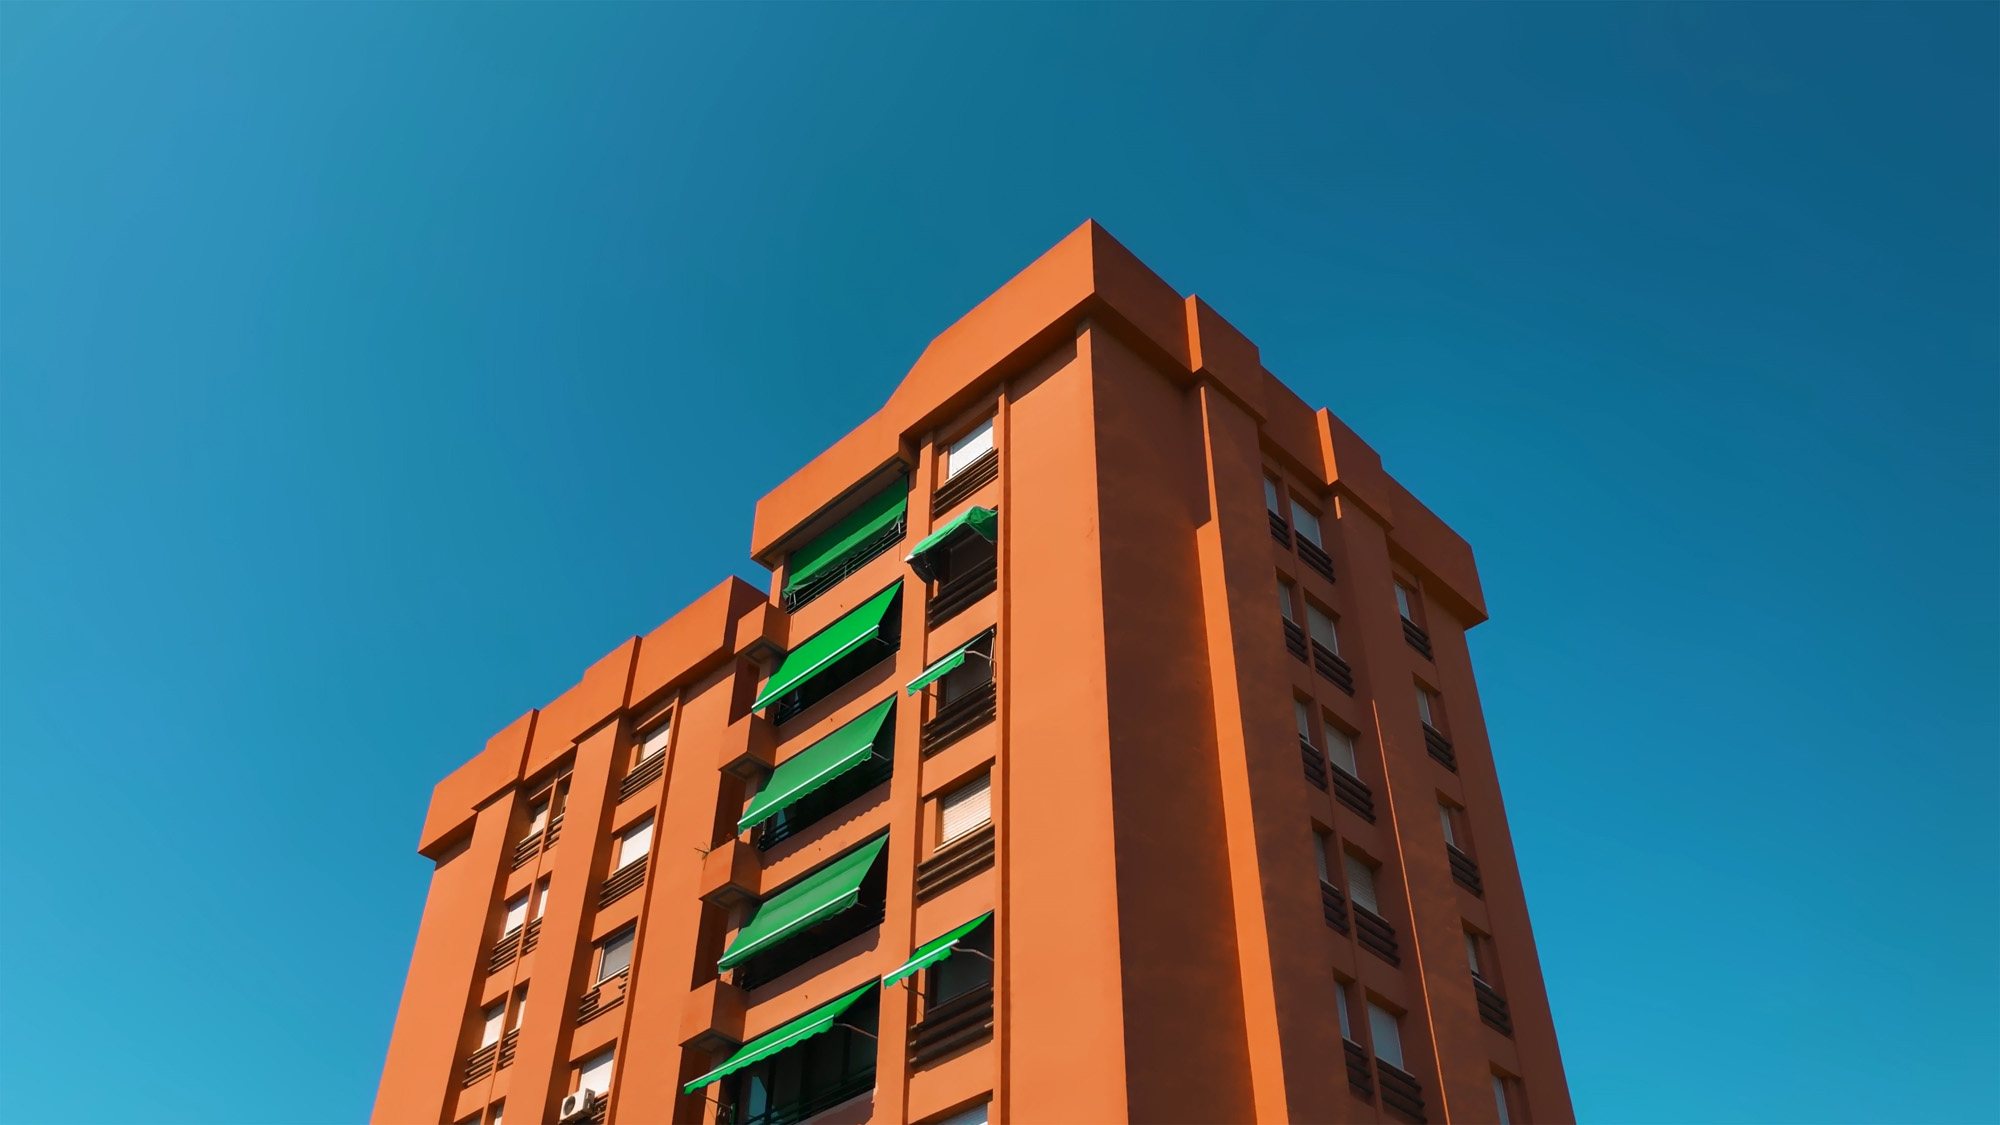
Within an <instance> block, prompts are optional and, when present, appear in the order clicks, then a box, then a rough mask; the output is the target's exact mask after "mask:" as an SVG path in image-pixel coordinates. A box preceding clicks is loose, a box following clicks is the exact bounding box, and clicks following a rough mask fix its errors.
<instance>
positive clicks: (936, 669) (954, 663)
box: [909, 633, 987, 695]
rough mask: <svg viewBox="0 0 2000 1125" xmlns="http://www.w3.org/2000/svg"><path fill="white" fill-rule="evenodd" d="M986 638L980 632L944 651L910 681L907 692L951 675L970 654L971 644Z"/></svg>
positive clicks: (918, 689)
mask: <svg viewBox="0 0 2000 1125" xmlns="http://www.w3.org/2000/svg"><path fill="white" fill-rule="evenodd" d="M986 639H987V636H986V634H985V633H981V634H979V635H978V636H976V637H974V638H972V639H971V640H969V641H967V642H965V643H964V644H962V645H960V646H958V647H957V648H955V649H952V650H951V651H950V652H948V653H945V654H944V656H943V657H942V658H941V659H939V660H938V662H937V663H935V664H933V665H931V666H930V667H928V668H926V669H924V674H923V675H921V676H918V677H917V678H916V679H914V680H911V681H910V684H909V693H910V694H911V695H915V694H917V693H918V692H920V691H922V690H924V689H925V688H927V687H929V686H931V685H932V684H934V683H936V682H938V681H939V680H941V679H943V678H944V677H946V676H949V675H951V673H952V672H953V671H954V670H955V669H957V667H958V666H959V665H961V664H963V663H965V658H966V657H967V656H969V655H971V654H972V646H973V645H976V644H978V643H979V642H981V641H983V640H986Z"/></svg>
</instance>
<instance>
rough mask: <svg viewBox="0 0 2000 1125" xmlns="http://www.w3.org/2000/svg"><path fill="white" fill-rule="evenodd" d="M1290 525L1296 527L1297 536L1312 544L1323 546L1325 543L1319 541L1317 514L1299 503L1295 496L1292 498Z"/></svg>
mask: <svg viewBox="0 0 2000 1125" xmlns="http://www.w3.org/2000/svg"><path fill="white" fill-rule="evenodd" d="M1292 526H1293V527H1294V528H1297V529H1298V533H1299V538H1301V539H1303V540H1305V541H1306V542H1308V543H1311V544H1312V545H1313V546H1315V547H1324V546H1325V545H1326V544H1324V543H1321V542H1320V541H1319V516H1318V514H1317V513H1315V512H1314V511H1313V510H1312V509H1311V508H1308V507H1306V506H1305V505H1304V504H1301V503H1299V501H1298V497H1296V496H1295V497H1293V498H1292Z"/></svg>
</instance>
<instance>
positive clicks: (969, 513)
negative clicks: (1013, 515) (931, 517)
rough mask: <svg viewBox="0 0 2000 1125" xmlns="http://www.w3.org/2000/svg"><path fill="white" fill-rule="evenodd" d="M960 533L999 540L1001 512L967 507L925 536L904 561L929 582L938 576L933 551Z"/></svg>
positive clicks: (993, 540) (992, 541) (989, 539)
mask: <svg viewBox="0 0 2000 1125" xmlns="http://www.w3.org/2000/svg"><path fill="white" fill-rule="evenodd" d="M960 534H970V535H980V536H984V537H985V539H986V540H987V542H989V543H997V542H999V541H1000V513H998V512H996V511H994V510H993V509H992V508H967V509H966V510H965V511H963V512H960V513H959V514H958V515H957V516H955V517H953V518H952V519H951V520H950V521H949V522H947V523H946V524H945V525H944V526H943V527H940V528H938V529H937V530H936V531H933V532H931V533H930V534H929V535H926V536H924V539H923V542H921V543H918V544H917V546H916V549H915V550H913V551H911V552H910V554H909V557H908V558H906V559H904V560H903V561H904V562H907V563H909V564H910V569H912V570H914V571H916V572H917V573H918V574H920V575H922V576H923V578H924V581H926V582H928V581H930V580H931V579H932V578H935V577H936V575H935V574H933V573H932V566H931V561H932V560H931V552H933V551H935V550H937V549H938V548H939V547H942V546H944V545H945V543H947V542H948V541H950V540H951V539H953V538H955V537H956V536H958V535H960Z"/></svg>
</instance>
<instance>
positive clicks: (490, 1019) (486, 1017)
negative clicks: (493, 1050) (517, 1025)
mask: <svg viewBox="0 0 2000 1125" xmlns="http://www.w3.org/2000/svg"><path fill="white" fill-rule="evenodd" d="M479 1018H480V1027H479V1045H480V1046H481V1047H491V1046H492V1045H493V1044H495V1043H498V1042H499V1041H500V1025H501V1024H502V1023H504V1022H506V1019H507V1002H506V1001H505V1000H496V1001H494V1002H493V1003H491V1004H488V1005H487V1006H486V1007H485V1008H484V1009H483V1010H481V1011H480V1013H479Z"/></svg>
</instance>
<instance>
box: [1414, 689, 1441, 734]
mask: <svg viewBox="0 0 2000 1125" xmlns="http://www.w3.org/2000/svg"><path fill="white" fill-rule="evenodd" d="M1417 715H1418V717H1420V718H1422V719H1423V721H1424V725H1425V726H1427V727H1429V728H1431V729H1432V730H1436V729H1437V710H1436V708H1435V706H1434V701H1433V700H1432V699H1431V692H1430V689H1429V688H1427V687H1424V686H1423V685H1422V684H1419V685H1417Z"/></svg>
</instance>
